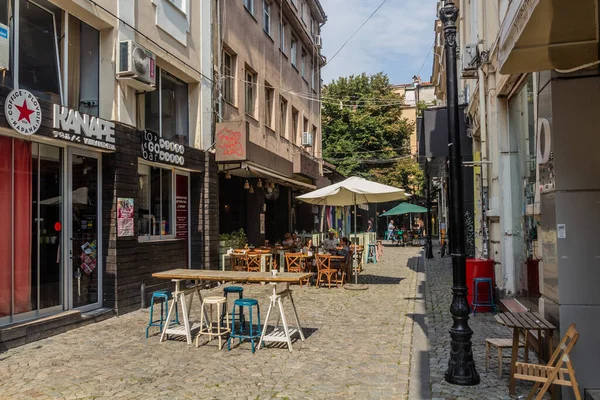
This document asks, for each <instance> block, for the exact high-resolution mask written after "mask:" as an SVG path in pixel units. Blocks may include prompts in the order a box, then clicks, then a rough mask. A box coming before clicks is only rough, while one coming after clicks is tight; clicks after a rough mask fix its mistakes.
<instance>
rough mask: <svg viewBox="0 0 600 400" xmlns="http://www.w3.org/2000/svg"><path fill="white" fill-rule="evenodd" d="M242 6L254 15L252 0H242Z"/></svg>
mask: <svg viewBox="0 0 600 400" xmlns="http://www.w3.org/2000/svg"><path fill="white" fill-rule="evenodd" d="M244 8H245V9H246V11H248V12H249V13H250V15H252V16H254V0H244Z"/></svg>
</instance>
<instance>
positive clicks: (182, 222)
mask: <svg viewBox="0 0 600 400" xmlns="http://www.w3.org/2000/svg"><path fill="white" fill-rule="evenodd" d="M175 185H176V188H175V210H176V211H175V236H176V237H177V238H181V239H185V238H187V237H188V177H187V176H183V175H177V178H176V180H175Z"/></svg>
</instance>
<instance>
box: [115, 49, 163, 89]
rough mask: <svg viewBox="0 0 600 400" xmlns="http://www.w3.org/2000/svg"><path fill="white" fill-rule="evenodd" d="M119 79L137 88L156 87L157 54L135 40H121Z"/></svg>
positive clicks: (118, 67)
mask: <svg viewBox="0 0 600 400" xmlns="http://www.w3.org/2000/svg"><path fill="white" fill-rule="evenodd" d="M117 79H118V80H120V81H123V82H124V83H125V84H127V85H129V86H131V87H133V88H135V89H137V90H141V91H151V90H154V89H156V56H155V55H154V54H152V53H151V52H149V51H148V50H146V49H145V48H143V47H142V46H140V45H139V44H137V43H135V42H134V41H133V40H123V41H121V42H119V51H118V57H117Z"/></svg>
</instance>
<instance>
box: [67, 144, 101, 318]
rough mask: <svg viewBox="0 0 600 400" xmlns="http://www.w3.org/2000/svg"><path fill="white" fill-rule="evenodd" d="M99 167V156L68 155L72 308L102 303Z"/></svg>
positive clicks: (80, 153)
mask: <svg viewBox="0 0 600 400" xmlns="http://www.w3.org/2000/svg"><path fill="white" fill-rule="evenodd" d="M100 170H101V168H100V159H99V158H98V156H97V155H95V154H88V153H83V152H79V151H77V152H71V153H70V154H69V185H68V186H69V188H68V192H69V198H68V201H69V205H68V206H69V210H70V211H71V219H70V223H69V224H70V244H71V247H70V250H69V256H70V257H69V258H70V261H71V262H70V263H69V264H70V267H69V274H70V276H71V280H70V281H71V282H70V284H69V285H70V292H71V304H72V307H73V308H82V309H84V310H88V309H94V308H97V307H99V306H100V305H101V303H102V296H101V294H102V266H101V258H100V245H101V242H100V232H101V219H100V210H101V207H100V190H99V189H100V186H99V183H100V181H101V180H100Z"/></svg>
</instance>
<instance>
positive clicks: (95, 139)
mask: <svg viewBox="0 0 600 400" xmlns="http://www.w3.org/2000/svg"><path fill="white" fill-rule="evenodd" d="M52 127H53V128H54V129H55V130H54V131H53V132H52V135H53V136H54V137H55V138H57V139H63V140H66V141H69V142H73V143H80V144H85V145H88V146H92V147H98V148H101V149H106V150H112V151H115V150H116V148H115V124H114V123H113V122H110V121H105V120H103V119H101V118H97V117H93V116H91V115H88V114H80V113H79V111H76V110H73V109H70V108H67V107H63V106H60V105H58V104H55V105H54V122H53V124H52Z"/></svg>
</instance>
